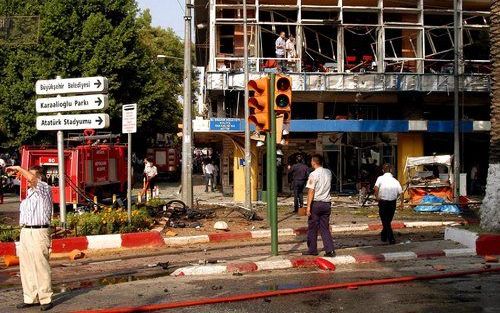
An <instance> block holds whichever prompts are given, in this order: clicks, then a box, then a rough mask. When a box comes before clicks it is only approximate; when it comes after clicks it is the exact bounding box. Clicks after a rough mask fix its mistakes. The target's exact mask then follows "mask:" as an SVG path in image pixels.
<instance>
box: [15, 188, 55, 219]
mask: <svg viewBox="0 0 500 313" xmlns="http://www.w3.org/2000/svg"><path fill="white" fill-rule="evenodd" d="M52 206H53V204H52V191H51V189H50V186H49V185H47V183H45V182H43V181H38V183H37V184H36V187H35V188H29V189H28V193H27V195H26V199H24V200H23V201H21V205H20V207H19V208H20V211H21V213H20V216H19V224H20V225H27V226H41V225H49V224H50V218H51V216H52Z"/></svg>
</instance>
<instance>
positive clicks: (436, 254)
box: [415, 250, 446, 259]
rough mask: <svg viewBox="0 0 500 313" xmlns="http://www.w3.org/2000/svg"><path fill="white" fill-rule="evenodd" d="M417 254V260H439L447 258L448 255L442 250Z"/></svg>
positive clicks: (418, 252)
mask: <svg viewBox="0 0 500 313" xmlns="http://www.w3.org/2000/svg"><path fill="white" fill-rule="evenodd" d="M415 254H416V255H417V258H419V259H420V258H422V259H425V258H439V257H443V256H446V253H444V251H442V250H429V251H417V252H415Z"/></svg>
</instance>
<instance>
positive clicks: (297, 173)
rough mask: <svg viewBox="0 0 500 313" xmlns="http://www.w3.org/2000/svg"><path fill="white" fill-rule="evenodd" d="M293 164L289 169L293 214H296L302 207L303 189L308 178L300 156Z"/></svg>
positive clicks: (307, 172) (305, 166)
mask: <svg viewBox="0 0 500 313" xmlns="http://www.w3.org/2000/svg"><path fill="white" fill-rule="evenodd" d="M295 160H296V162H297V163H295V164H294V165H293V166H292V168H291V169H290V176H291V178H292V189H293V212H295V213H297V212H298V211H299V208H302V207H303V206H304V195H303V192H304V187H305V186H306V182H307V178H308V177H309V168H308V167H307V165H305V164H304V160H303V158H302V156H301V155H298V156H297V158H296V159H295Z"/></svg>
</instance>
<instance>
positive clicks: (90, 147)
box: [20, 132, 127, 204]
mask: <svg viewBox="0 0 500 313" xmlns="http://www.w3.org/2000/svg"><path fill="white" fill-rule="evenodd" d="M70 136H71V135H70ZM66 140H67V142H68V144H67V146H66V147H65V148H64V166H65V172H66V175H65V177H66V187H65V193H66V202H67V203H86V202H87V200H88V199H93V197H94V196H97V197H98V198H99V199H102V198H105V197H111V196H112V194H123V193H126V190H127V189H126V188H127V145H125V144H120V143H119V135H112V134H106V135H95V133H92V132H91V133H90V134H85V135H83V136H81V135H80V136H76V137H70V138H68V139H66ZM71 144H72V145H71ZM58 164H59V159H58V157H57V149H55V148H45V147H35V146H24V147H22V148H21V166H22V167H23V168H29V167H30V166H34V165H40V166H42V167H43V168H44V172H45V174H46V181H47V183H48V184H49V185H50V186H51V187H52V196H53V201H54V203H57V204H59V170H58ZM26 191H27V182H26V180H25V179H24V178H23V179H21V193H20V197H21V199H24V198H25V197H26Z"/></svg>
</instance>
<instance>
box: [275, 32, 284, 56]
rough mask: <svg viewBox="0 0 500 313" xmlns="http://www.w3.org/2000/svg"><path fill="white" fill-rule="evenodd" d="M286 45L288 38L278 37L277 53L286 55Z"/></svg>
mask: <svg viewBox="0 0 500 313" xmlns="http://www.w3.org/2000/svg"><path fill="white" fill-rule="evenodd" d="M278 46H281V47H278ZM285 46H286V40H285V39H283V38H281V37H278V39H276V55H279V56H283V57H285Z"/></svg>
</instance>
